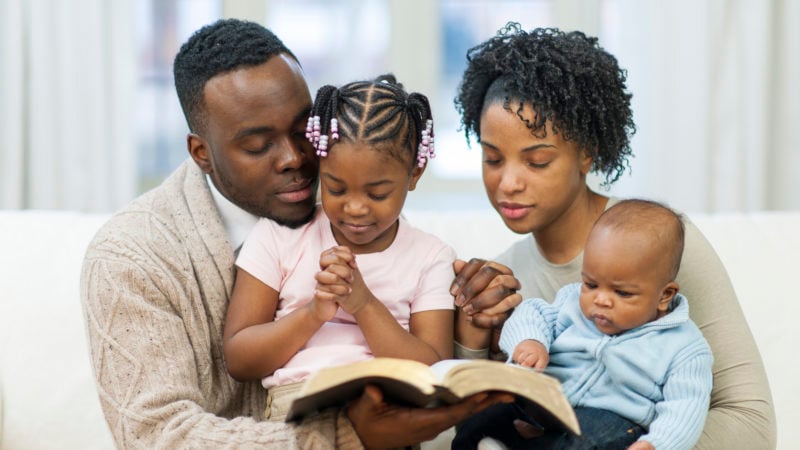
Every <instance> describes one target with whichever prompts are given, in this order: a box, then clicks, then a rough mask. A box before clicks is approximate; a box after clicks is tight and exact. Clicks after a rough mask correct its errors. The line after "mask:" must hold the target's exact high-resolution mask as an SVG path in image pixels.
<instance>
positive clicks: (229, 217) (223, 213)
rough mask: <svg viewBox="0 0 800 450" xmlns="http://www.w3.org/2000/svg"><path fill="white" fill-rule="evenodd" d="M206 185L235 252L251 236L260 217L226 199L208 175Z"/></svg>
mask: <svg viewBox="0 0 800 450" xmlns="http://www.w3.org/2000/svg"><path fill="white" fill-rule="evenodd" d="M206 183H208V188H209V189H210V190H211V197H212V198H213V199H214V204H216V205H217V210H219V215H220V217H221V218H222V225H224V226H225V231H226V232H227V234H228V240H230V242H231V246H232V247H233V250H234V251H235V250H237V249H238V248H239V247H240V246H241V245H242V243H243V242H244V240H245V238H246V237H247V235H248V234H250V231H251V230H252V229H253V227H254V226H255V224H256V222H258V217H257V216H255V215H253V214H250V213H249V212H247V211H245V210H243V209H242V208H240V207H238V206H236V204H235V203H233V202H231V201H230V200H228V199H227V198H225V196H224V195H222V194H221V193H220V192H219V191H218V190H217V188H216V186H214V183H213V182H212V181H211V177H209V176H208V175H206Z"/></svg>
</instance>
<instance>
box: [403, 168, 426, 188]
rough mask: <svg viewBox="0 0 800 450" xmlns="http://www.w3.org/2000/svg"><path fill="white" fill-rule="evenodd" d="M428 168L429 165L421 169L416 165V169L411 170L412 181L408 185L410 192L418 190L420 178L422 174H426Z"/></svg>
mask: <svg viewBox="0 0 800 450" xmlns="http://www.w3.org/2000/svg"><path fill="white" fill-rule="evenodd" d="M427 166H428V165H427V164H425V165H423V166H422V167H419V166H418V165H414V168H413V169H411V180H410V182H409V183H408V190H409V191H413V190H414V189H416V187H417V181H419V177H421V176H422V174H423V173H424V172H425V167H427Z"/></svg>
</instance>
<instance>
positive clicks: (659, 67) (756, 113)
mask: <svg viewBox="0 0 800 450" xmlns="http://www.w3.org/2000/svg"><path fill="white" fill-rule="evenodd" d="M602 12H603V18H602V19H603V20H602V21H601V24H602V25H601V30H600V37H601V44H603V45H604V46H605V47H606V48H607V49H608V50H609V51H611V52H612V53H613V54H615V55H616V56H617V57H618V59H619V62H620V64H621V65H622V67H624V68H626V69H628V75H629V77H628V81H629V84H628V86H629V88H630V90H631V91H632V92H633V94H634V98H633V108H634V115H635V120H636V123H637V125H638V132H637V134H636V135H635V137H634V139H633V149H634V153H635V155H636V157H635V158H634V159H633V162H632V169H633V173H632V176H627V175H626V176H625V177H624V178H623V179H622V180H621V181H620V182H619V183H618V184H617V185H616V187H615V188H614V189H613V190H612V193H616V194H619V195H625V196H628V195H635V196H648V197H651V198H658V199H662V200H665V201H667V202H669V203H670V204H671V205H673V206H675V207H678V208H680V209H682V210H684V211H686V212H718V211H756V210H798V209H800V186H798V178H800V134H798V124H800V87H798V84H797V83H798V82H800V2H797V1H794V0H771V1H765V2H762V1H755V0H740V1H737V0H705V1H695V0H674V1H669V2H660V1H640V0H605V1H604V2H603V8H602Z"/></svg>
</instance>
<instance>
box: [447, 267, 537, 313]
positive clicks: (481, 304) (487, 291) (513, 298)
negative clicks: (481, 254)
mask: <svg viewBox="0 0 800 450" xmlns="http://www.w3.org/2000/svg"><path fill="white" fill-rule="evenodd" d="M453 270H455V272H456V278H455V280H453V284H452V285H451V286H450V293H451V294H452V295H453V296H454V297H455V303H456V306H458V307H459V308H460V311H461V312H463V313H464V314H466V315H467V318H466V320H468V321H469V322H471V323H472V324H473V325H475V326H477V327H480V328H493V327H500V326H502V325H503V323H504V322H505V321H506V319H508V316H509V315H510V314H511V311H512V310H513V309H514V308H515V307H516V306H517V305H519V304H520V302H522V296H521V295H520V294H518V293H517V290H519V289H520V288H521V285H520V283H519V280H517V278H516V277H514V273H513V272H512V271H511V269H509V268H508V267H506V266H504V265H502V264H499V263H496V262H494V261H486V260H483V259H477V258H473V259H471V260H469V262H464V261H461V260H456V261H455V262H453Z"/></svg>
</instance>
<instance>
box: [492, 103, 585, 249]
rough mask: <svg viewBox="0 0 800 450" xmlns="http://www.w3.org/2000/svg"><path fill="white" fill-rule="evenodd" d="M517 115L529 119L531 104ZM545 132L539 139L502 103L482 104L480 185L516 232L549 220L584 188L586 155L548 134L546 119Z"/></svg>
mask: <svg viewBox="0 0 800 450" xmlns="http://www.w3.org/2000/svg"><path fill="white" fill-rule="evenodd" d="M512 104H513V103H512ZM513 109H516V108H514V107H512V110H513ZM522 116H523V117H524V118H525V119H527V120H529V121H533V119H534V114H533V110H532V108H531V107H530V106H528V105H526V106H525V107H524V109H523V110H522ZM546 132H547V134H546V136H545V137H544V138H538V137H536V136H534V135H532V134H531V130H530V129H529V128H528V127H527V126H526V125H525V122H523V121H522V120H521V119H520V118H519V117H518V116H517V114H516V112H511V111H507V110H506V109H504V108H503V105H502V103H501V102H497V103H494V104H492V105H489V106H487V107H485V108H484V111H483V114H482V115H481V122H480V141H481V149H482V151H483V184H484V186H485V188H486V194H487V195H488V197H489V201H490V202H491V204H492V206H493V207H494V208H495V209H496V210H497V212H498V213H500V216H501V217H502V218H503V221H504V222H505V224H506V226H507V227H508V228H510V229H511V230H512V231H514V232H515V233H520V234H525V233H532V232H537V231H541V230H543V229H546V228H547V227H549V226H551V225H553V224H554V223H556V222H557V221H558V220H559V218H561V217H562V216H563V215H564V213H565V212H566V211H567V210H568V209H569V208H570V207H571V206H573V205H574V204H575V201H576V199H577V198H578V196H579V195H580V194H581V192H582V191H585V190H586V189H587V187H586V174H587V173H588V172H589V169H590V168H591V164H592V159H591V157H590V156H588V154H587V153H586V152H585V151H581V150H579V149H578V147H577V145H576V144H575V143H574V142H571V141H565V140H564V139H563V138H562V135H561V134H556V133H553V129H552V124H551V123H550V122H549V121H548V122H547V124H546Z"/></svg>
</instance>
